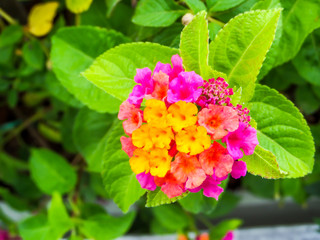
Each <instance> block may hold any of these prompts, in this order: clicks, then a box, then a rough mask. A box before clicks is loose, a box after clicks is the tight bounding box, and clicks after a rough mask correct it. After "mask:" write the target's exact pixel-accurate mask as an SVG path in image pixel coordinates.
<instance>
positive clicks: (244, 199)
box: [0, 0, 320, 240]
mask: <svg viewBox="0 0 320 240" xmlns="http://www.w3.org/2000/svg"><path fill="white" fill-rule="evenodd" d="M276 7H282V8H283V13H282V16H281V19H280V22H279V25H278V29H277V32H276V38H275V41H274V43H273V45H272V47H271V49H270V52H269V53H268V55H267V58H266V60H265V63H264V65H263V67H262V69H261V72H260V75H259V79H258V81H260V83H261V84H265V85H268V86H270V87H272V88H275V89H277V90H278V91H280V92H281V93H282V94H284V95H285V96H286V97H288V98H289V99H290V100H292V101H293V102H294V104H295V105H296V106H297V107H298V108H299V109H300V110H301V112H302V113H303V115H304V116H305V118H306V119H307V122H308V124H309V126H310V128H311V131H312V134H313V137H314V140H315V144H316V149H317V152H316V155H315V159H316V160H315V165H314V170H313V173H312V174H309V175H308V176H306V177H304V178H301V179H285V180H265V179H262V178H261V177H257V176H253V175H251V174H249V173H248V174H247V176H246V177H244V178H241V179H240V180H234V179H230V181H229V182H228V185H227V187H226V190H225V192H224V194H223V195H222V196H221V198H220V200H219V201H218V202H217V201H215V200H214V199H207V198H196V197H195V198H194V199H190V198H188V199H185V200H181V201H178V202H177V203H175V204H172V205H164V206H160V207H155V208H145V207H144V204H145V198H142V199H140V200H139V201H138V202H137V203H136V204H135V205H134V206H133V207H132V209H131V211H130V213H128V214H126V215H122V213H121V211H120V210H119V209H118V208H117V206H116V205H115V204H114V203H113V201H112V200H111V199H110V197H109V196H108V195H107V193H106V192H105V190H104V186H103V179H102V177H101V171H102V168H101V164H102V161H103V152H104V148H103V147H104V143H105V136H106V135H107V134H108V130H109V128H110V126H111V125H112V122H113V121H114V119H115V118H116V116H117V110H116V109H114V108H110V107H109V106H108V99H107V97H106V96H105V95H103V92H102V90H100V89H98V88H97V87H95V86H94V85H92V84H91V83H89V82H88V81H87V80H86V79H85V78H84V77H83V76H82V75H81V72H83V71H84V70H86V69H87V68H88V67H89V66H90V65H91V64H92V62H93V61H94V59H95V58H96V57H98V56H99V55H100V54H102V53H103V52H105V51H106V50H108V49H110V48H112V47H114V46H116V45H119V44H121V43H127V42H137V41H149V42H155V43H159V44H162V45H166V46H169V47H172V48H179V41H180V33H181V31H182V29H183V27H184V24H188V22H190V21H191V19H192V16H193V15H194V14H196V13H197V12H198V11H201V10H206V11H207V12H208V20H209V37H210V40H213V39H214V38H215V36H216V34H217V33H218V31H219V30H220V29H221V28H222V27H223V26H224V24H225V23H226V22H228V21H229V20H230V19H231V18H233V17H234V16H236V15H238V14H240V13H243V12H245V11H249V10H252V9H272V8H276ZM319 19H320V1H319V0H303V1H299V0H207V1H200V0H180V1H173V0H141V1H135V0H132V1H129V0H78V1H77V0H56V1H45V0H43V1H41V0H0V31H1V33H0V228H1V230H0V239H1V240H2V239H3V240H5V239H21V237H22V238H23V239H27V240H28V239H58V238H61V237H63V236H64V237H65V238H69V239H84V238H92V239H113V238H116V237H120V236H122V235H124V234H125V233H128V234H130V235H138V236H140V235H154V236H155V235H162V234H169V233H174V234H180V239H183V238H182V237H184V235H183V234H184V233H186V232H188V231H193V232H195V233H196V235H197V234H199V231H201V230H205V231H209V230H210V229H211V230H212V229H216V230H213V231H216V233H215V234H216V236H217V237H216V238H215V239H221V238H222V237H223V236H224V234H225V233H226V232H227V231H228V230H233V229H235V228H237V227H239V226H240V225H241V224H242V225H241V227H240V228H250V227H262V226H269V227H270V226H271V227H272V226H281V225H301V224H302V225H305V224H320V199H319V196H320V165H319V158H320V153H319V146H320V122H319V120H320V29H319V27H320V20H319ZM222 221H224V222H222ZM221 222H222V224H221ZM312 226H313V225H312ZM312 231H316V228H312ZM239 236H240V235H239ZM138 239H139V237H138ZM163 239H164V238H163ZM203 239H205V238H203ZM239 239H245V238H239ZM248 239H249V238H248ZM301 239H302V238H301ZM306 239H307V238H306ZM308 239H309V238H308ZM310 239H311V238H310ZM314 239H316V238H314ZM318 239H320V237H319V238H318Z"/></svg>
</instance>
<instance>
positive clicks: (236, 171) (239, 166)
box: [231, 161, 247, 179]
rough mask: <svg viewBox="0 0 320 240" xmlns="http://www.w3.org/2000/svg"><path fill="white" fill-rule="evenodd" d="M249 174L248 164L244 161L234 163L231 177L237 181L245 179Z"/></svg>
mask: <svg viewBox="0 0 320 240" xmlns="http://www.w3.org/2000/svg"><path fill="white" fill-rule="evenodd" d="M246 174H247V164H246V163H245V162H243V161H234V163H233V166H232V171H231V176H232V177H233V178H235V179H238V178H240V177H244V176H245V175H246Z"/></svg>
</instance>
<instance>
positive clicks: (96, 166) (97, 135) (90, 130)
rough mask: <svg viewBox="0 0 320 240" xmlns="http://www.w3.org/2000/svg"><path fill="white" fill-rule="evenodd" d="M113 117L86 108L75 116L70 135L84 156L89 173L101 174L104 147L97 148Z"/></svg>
mask: <svg viewBox="0 0 320 240" xmlns="http://www.w3.org/2000/svg"><path fill="white" fill-rule="evenodd" d="M114 117H115V116H114V115H111V114H101V113H98V112H95V111H91V110H89V109H88V108H82V109H81V110H80V111H79V113H78V114H77V117H76V119H75V123H74V127H73V133H72V135H73V142H74V144H75V146H76V147H77V149H78V151H79V152H80V153H81V154H82V155H83V156H84V158H85V160H86V162H87V163H88V168H89V169H88V170H90V171H96V172H101V166H102V165H101V164H102V158H103V157H102V156H103V151H104V147H105V146H104V144H103V145H102V146H100V147H99V143H100V141H101V140H102V139H103V137H104V136H105V134H106V133H107V132H108V130H109V128H110V127H111V125H112V123H113V120H114ZM103 143H104V142H103ZM98 153H100V154H98Z"/></svg>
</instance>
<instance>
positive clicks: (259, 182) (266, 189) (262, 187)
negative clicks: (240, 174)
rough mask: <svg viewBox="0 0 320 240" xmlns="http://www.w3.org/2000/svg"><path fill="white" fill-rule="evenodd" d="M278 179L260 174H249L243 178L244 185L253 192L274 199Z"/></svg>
mask: <svg viewBox="0 0 320 240" xmlns="http://www.w3.org/2000/svg"><path fill="white" fill-rule="evenodd" d="M276 181H277V180H271V179H265V178H261V177H259V176H254V175H251V174H247V175H246V176H245V177H244V179H243V186H244V187H245V188H247V189H248V190H249V191H250V192H251V193H252V194H255V195H257V196H259V197H263V198H269V199H273V200H274V198H275V196H274V195H275V182H276Z"/></svg>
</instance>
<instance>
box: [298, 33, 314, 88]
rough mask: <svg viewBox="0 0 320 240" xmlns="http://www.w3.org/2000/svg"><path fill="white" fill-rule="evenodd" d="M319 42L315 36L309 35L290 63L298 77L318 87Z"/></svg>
mask: <svg viewBox="0 0 320 240" xmlns="http://www.w3.org/2000/svg"><path fill="white" fill-rule="evenodd" d="M319 40H320V38H316V37H315V34H313V33H311V35H310V38H308V39H307V41H306V42H305V44H303V46H302V48H301V51H300V52H299V53H298V54H297V56H296V57H295V58H294V59H293V61H292V62H293V65H294V66H295V67H296V69H297V71H298V73H299V74H300V76H301V77H303V78H304V79H305V80H306V81H308V82H309V83H311V84H313V85H316V86H320V80H319V79H320V59H319V54H320V47H319V44H318V43H319ZM317 45H318V46H317Z"/></svg>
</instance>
